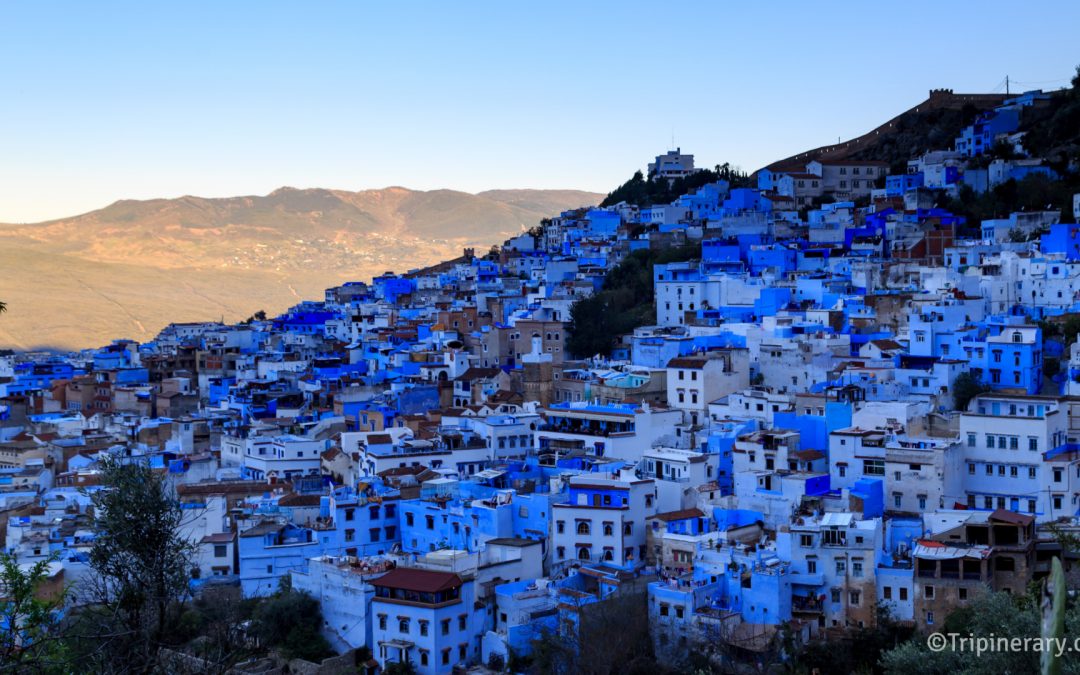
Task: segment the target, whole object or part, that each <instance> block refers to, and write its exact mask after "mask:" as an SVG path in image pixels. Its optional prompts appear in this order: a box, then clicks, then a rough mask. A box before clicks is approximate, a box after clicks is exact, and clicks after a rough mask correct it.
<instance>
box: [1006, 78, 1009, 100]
mask: <svg viewBox="0 0 1080 675" xmlns="http://www.w3.org/2000/svg"><path fill="white" fill-rule="evenodd" d="M1005 95H1006V96H1008V95H1009V76H1008V75H1006V76H1005Z"/></svg>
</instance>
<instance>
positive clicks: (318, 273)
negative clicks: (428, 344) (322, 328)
mask: <svg viewBox="0 0 1080 675" xmlns="http://www.w3.org/2000/svg"><path fill="white" fill-rule="evenodd" d="M602 198H603V195H600V194H596V193H591V192H583V191H578V190H489V191H486V192H480V193H477V194H469V193H466V192H458V191H454V190H431V191H418V190H410V189H407V188H402V187H389V188H384V189H380V190H363V191H359V192H350V191H346V190H327V189H319V188H314V189H296V188H290V187H283V188H280V189H277V190H274V191H273V192H271V193H270V194H268V195H265V196H243V197H227V198H203V197H191V196H185V197H180V198H176V199H150V200H122V201H118V202H115V203H113V204H111V205H109V206H107V207H105V208H103V209H99V210H97V211H91V212H89V213H85V214H82V215H78V216H73V217H70V218H60V219H57V220H51V221H46V222H41V223H33V224H8V225H2V224H0V299H2V300H4V301H5V302H6V303H7V305H8V312H7V313H5V314H4V315H3V317H2V319H0V347H13V348H18V349H37V348H54V349H79V348H85V347H91V346H98V345H101V344H105V343H108V342H109V341H110V340H112V339H114V338H119V337H130V338H132V339H135V340H140V341H145V340H148V339H150V338H152V337H153V336H154V335H155V334H156V333H157V331H158V330H160V329H161V328H162V327H163V326H164V325H166V324H167V323H169V322H171V321H200V320H211V319H222V318H224V320H226V321H238V320H241V319H243V318H245V317H247V316H249V315H251V314H252V313H254V312H255V311H256V310H258V309H264V310H266V311H267V312H268V313H274V312H279V311H281V310H283V309H285V308H286V307H288V306H289V305H291V304H294V303H295V302H297V301H298V300H300V299H302V298H319V297H321V295H322V291H323V289H324V288H326V287H328V286H332V285H334V284H337V283H341V282H343V281H349V280H366V279H368V278H370V277H371V276H373V275H376V274H380V273H382V272H385V271H387V270H396V271H405V270H406V269H411V268H416V267H422V266H425V265H429V264H433V263H436V262H439V261H441V260H446V259H448V258H453V257H456V256H458V255H460V253H461V250H462V248H465V247H476V248H478V249H480V250H486V249H487V248H488V247H490V246H491V245H492V244H496V243H500V242H502V241H503V240H504V239H505V238H506V237H507V236H512V235H513V234H515V233H518V232H521V231H522V230H523V229H527V228H529V227H532V226H534V225H536V224H537V223H538V222H539V221H540V219H541V218H545V217H548V216H551V215H553V214H556V213H559V212H560V211H563V210H566V209H571V208H577V207H581V206H588V205H590V204H596V203H598V202H599V201H600V200H601V199H602Z"/></svg>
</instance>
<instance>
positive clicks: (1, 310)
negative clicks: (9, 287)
mask: <svg viewBox="0 0 1080 675" xmlns="http://www.w3.org/2000/svg"><path fill="white" fill-rule="evenodd" d="M6 311H7V303H6V302H3V301H0V314H3V313H4V312H6Z"/></svg>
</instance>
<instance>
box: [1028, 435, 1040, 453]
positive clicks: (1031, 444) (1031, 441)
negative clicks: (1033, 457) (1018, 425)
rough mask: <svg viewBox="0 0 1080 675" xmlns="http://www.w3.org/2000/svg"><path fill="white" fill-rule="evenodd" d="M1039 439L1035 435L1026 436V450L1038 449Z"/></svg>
mask: <svg viewBox="0 0 1080 675" xmlns="http://www.w3.org/2000/svg"><path fill="white" fill-rule="evenodd" d="M1038 449H1039V439H1038V437H1036V436H1028V450H1038Z"/></svg>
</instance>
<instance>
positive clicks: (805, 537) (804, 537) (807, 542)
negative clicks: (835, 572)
mask: <svg viewBox="0 0 1080 675" xmlns="http://www.w3.org/2000/svg"><path fill="white" fill-rule="evenodd" d="M813 545H814V537H813V535H809V534H800V535H799V546H803V547H810V546H813Z"/></svg>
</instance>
